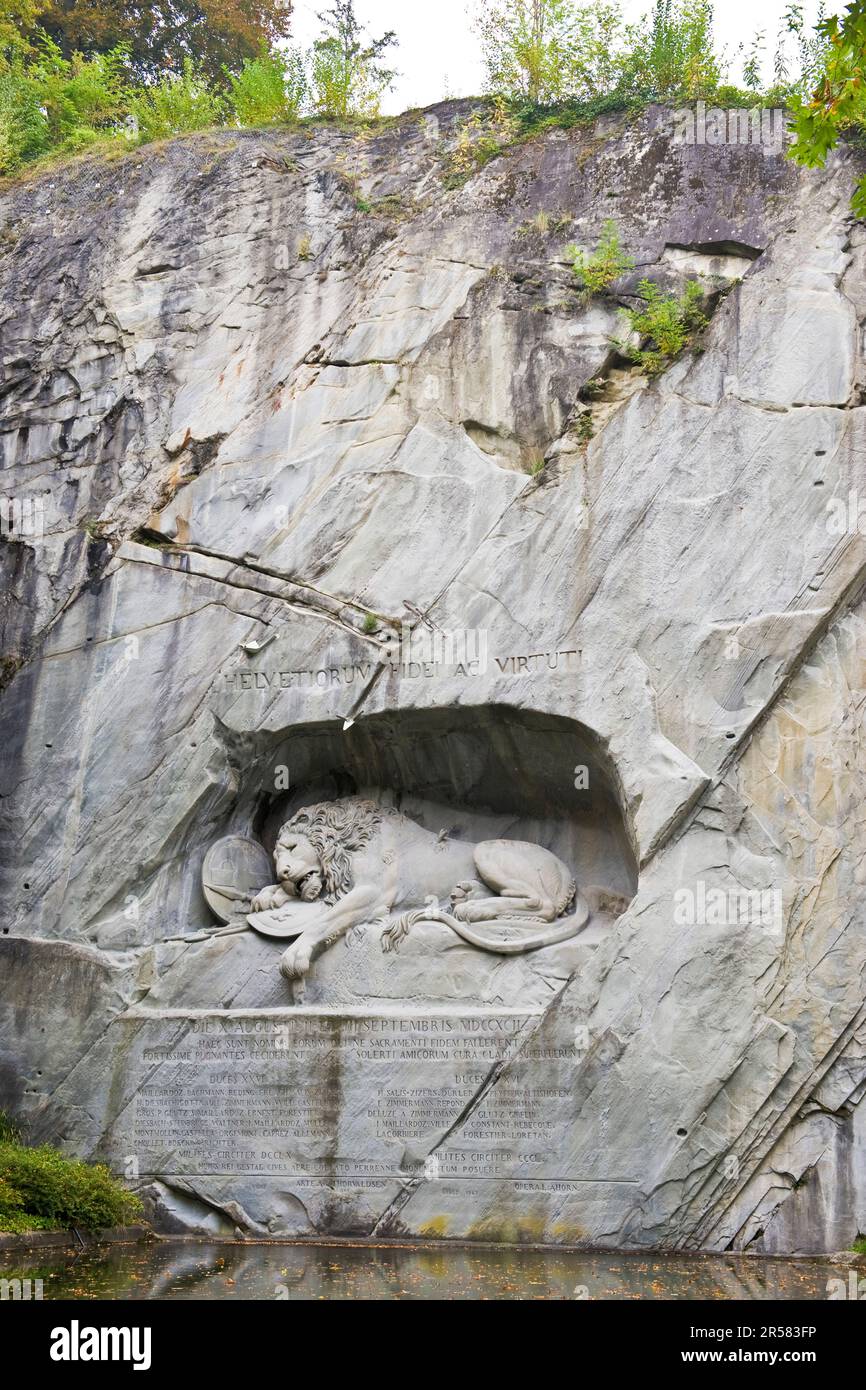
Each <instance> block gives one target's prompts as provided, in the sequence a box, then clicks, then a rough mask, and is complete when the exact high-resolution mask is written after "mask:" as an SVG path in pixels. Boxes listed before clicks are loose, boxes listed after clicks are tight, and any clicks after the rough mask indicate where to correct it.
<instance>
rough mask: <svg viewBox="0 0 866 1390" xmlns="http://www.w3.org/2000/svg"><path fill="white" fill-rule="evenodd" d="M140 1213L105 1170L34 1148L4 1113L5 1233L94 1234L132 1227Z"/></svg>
mask: <svg viewBox="0 0 866 1390" xmlns="http://www.w3.org/2000/svg"><path fill="white" fill-rule="evenodd" d="M141 1209H142V1208H141V1202H140V1201H139V1199H138V1197H136V1196H135V1194H134V1193H132V1192H130V1191H128V1190H127V1189H126V1188H125V1187H124V1186H123V1185H122V1183H120V1182H118V1180H117V1179H116V1178H115V1177H113V1176H112V1174H111V1173H110V1172H109V1170H108V1168H106V1167H105V1165H104V1164H101V1163H84V1162H83V1161H82V1160H81V1159H77V1158H66V1157H65V1155H63V1154H61V1153H60V1152H59V1151H58V1150H57V1149H55V1148H52V1147H51V1146H50V1145H49V1144H42V1145H40V1146H39V1147H37V1148H30V1147H28V1146H27V1145H26V1144H23V1143H22V1142H21V1137H20V1135H19V1133H18V1131H17V1129H16V1128H15V1126H14V1125H13V1124H12V1122H11V1121H10V1120H9V1119H8V1117H7V1116H6V1115H4V1114H3V1113H2V1112H0V1231H11V1232H18V1233H20V1232H24V1231H46V1230H66V1229H69V1228H72V1227H79V1228H81V1229H82V1230H85V1231H94V1230H99V1229H100V1228H103V1227H106V1226H123V1225H128V1224H129V1223H130V1222H131V1221H133V1220H135V1218H136V1217H138V1216H140V1215H141Z"/></svg>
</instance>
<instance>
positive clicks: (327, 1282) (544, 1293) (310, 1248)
mask: <svg viewBox="0 0 866 1390" xmlns="http://www.w3.org/2000/svg"><path fill="white" fill-rule="evenodd" d="M840 1277H841V1278H842V1279H845V1278H846V1277H847V1271H846V1269H845V1267H844V1266H841V1265H839V1264H832V1263H830V1262H829V1261H828V1260H821V1259H814V1260H813V1259H808V1260H779V1259H762V1258H760V1257H758V1256H745V1257H744V1256H733V1255H731V1256H729V1255H691V1256H681V1255H652V1256H649V1255H622V1254H584V1253H581V1252H579V1251H567V1250H531V1249H527V1250H521V1249H515V1248H514V1247H485V1248H480V1247H472V1248H456V1247H454V1248H443V1247H441V1246H435V1247H433V1246H427V1247H425V1246H420V1247H419V1246H398V1245H386V1246H369V1245H368V1246H351V1245H291V1246H287V1245H247V1244H224V1243H220V1244H217V1243H213V1244H211V1243H206V1242H191V1241H170V1240H169V1241H149V1242H140V1243H138V1244H135V1245H102V1246H90V1247H89V1248H88V1249H85V1250H79V1251H75V1250H72V1249H69V1250H60V1249H57V1250H40V1251H33V1252H21V1251H15V1252H12V1251H5V1252H0V1279H2V1278H5V1279H13V1278H19V1279H26V1278H29V1279H41V1280H42V1281H43V1282H42V1296H43V1298H44V1299H57V1298H75V1299H81V1298H84V1299H86V1298H94V1299H100V1298H102V1299H154V1298H155V1299H210V1300H212V1299H251V1300H252V1299H257V1300H260V1299H291V1300H311V1299H363V1300H392V1299H395V1300H398V1299H415V1300H425V1299H426V1300H450V1299H458V1298H459V1299H467V1298H469V1299H479V1300H485V1299H490V1300H502V1299H523V1300H534V1299H555V1300H574V1299H584V1298H590V1299H705V1298H709V1299H769V1298H772V1299H775V1298H779V1299H816V1300H826V1299H827V1297H828V1289H827V1284H828V1280H829V1279H836V1280H838V1279H840Z"/></svg>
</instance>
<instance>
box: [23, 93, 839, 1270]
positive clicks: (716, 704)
mask: <svg viewBox="0 0 866 1390" xmlns="http://www.w3.org/2000/svg"><path fill="white" fill-rule="evenodd" d="M469 113H470V107H469V106H467V104H465V103H464V104H461V103H450V104H446V105H444V106H441V107H437V108H433V109H432V110H431V111H429V112H426V113H424V114H423V115H420V116H419V115H417V114H416V115H413V116H407V117H405V118H403V119H401V120H400V121H398V122H395V123H393V124H392V125H390V126H389V127H387V128H386V129H384V130H383V131H381V132H380V133H375V134H372V135H371V134H369V133H345V132H341V131H337V130H332V129H325V128H322V129H316V130H315V131H308V132H305V133H299V134H279V133H270V134H251V133H249V132H247V133H244V134H242V135H229V134H226V135H220V136H214V137H200V138H196V139H190V140H187V141H179V142H175V143H173V144H170V145H167V146H166V147H164V148H155V149H148V150H144V151H142V152H139V153H137V154H131V155H129V156H128V157H126V158H124V159H122V160H118V161H116V162H114V163H109V164H98V165H95V164H92V163H87V162H85V163H83V164H80V165H76V166H73V167H69V168H66V169H64V170H62V171H58V172H54V173H51V174H48V175H44V176H42V177H40V178H38V179H34V180H32V181H30V182H23V183H20V184H18V185H16V186H14V187H10V188H8V189H7V190H6V191H5V192H3V193H2V195H0V216H2V220H3V233H2V247H0V252H2V254H0V270H2V292H0V302H2V306H3V307H2V315H3V317H2V356H3V366H4V385H3V394H2V431H3V432H2V451H3V452H2V458H3V470H4V471H3V476H2V492H3V494H4V497H5V498H6V499H7V502H8V505H7V510H6V522H7V524H6V526H5V528H4V529H5V532H6V534H5V535H4V537H3V539H2V541H0V569H2V574H3V580H4V587H5V593H4V598H3V607H2V641H0V652H2V658H3V666H2V683H3V687H4V688H3V693H2V697H0V698H2V705H0V716H2V721H3V729H4V737H3V743H2V749H0V798H2V799H0V815H2V824H0V836H2V839H0V860H2V901H3V913H2V916H3V921H2V933H3V934H2V936H0V962H2V972H3V979H2V997H3V1009H2V1014H0V1105H3V1106H5V1107H6V1108H7V1109H9V1110H11V1111H13V1112H14V1113H16V1114H17V1115H18V1116H19V1117H21V1118H22V1119H23V1120H24V1121H25V1122H26V1123H27V1124H28V1125H29V1128H30V1132H31V1133H32V1134H33V1136H34V1137H46V1138H51V1139H54V1140H59V1141H62V1142H65V1143H66V1144H67V1145H68V1146H69V1147H70V1149H72V1150H74V1151H76V1152H83V1153H86V1154H89V1155H93V1156H105V1157H107V1158H108V1159H109V1160H110V1161H111V1162H112V1164H113V1165H114V1166H115V1167H116V1168H117V1169H118V1171H120V1172H126V1173H127V1175H128V1176H130V1177H131V1178H133V1179H137V1180H138V1181H139V1183H140V1184H141V1185H142V1187H143V1189H144V1191H145V1193H146V1196H147V1198H148V1201H149V1203H150V1210H151V1212H152V1214H153V1216H154V1218H155V1219H156V1220H157V1221H158V1222H159V1223H160V1225H161V1226H162V1227H163V1229H168V1230H171V1229H184V1230H201V1231H228V1232H230V1231H231V1230H233V1229H240V1230H242V1231H244V1232H248V1233H251V1234H259V1235H262V1234H271V1235H303V1234H309V1233H311V1232H314V1231H328V1232H331V1233H336V1234H353V1235H358V1234H362V1235H363V1234H373V1233H375V1234H376V1235H377V1236H383V1235H388V1234H394V1233H407V1232H408V1233H411V1234H414V1235H422V1236H423V1235H428V1236H429V1235H436V1236H449V1237H454V1238H461V1237H462V1238H465V1237H472V1238H488V1239H493V1240H497V1239H506V1240H509V1239H517V1240H528V1239H529V1240H541V1239H543V1240H552V1241H563V1242H570V1243H577V1244H594V1245H616V1246H632V1247H646V1246H663V1247H664V1246H668V1247H678V1248H696V1247H703V1248H709V1249H726V1248H731V1249H738V1250H739V1249H744V1248H747V1247H748V1248H750V1249H761V1250H765V1251H771V1252H778V1251H818V1250H832V1249H837V1248H842V1247H845V1246H847V1245H849V1244H850V1243H851V1242H852V1240H853V1239H854V1238H855V1237H856V1236H857V1235H858V1233H862V1232H864V1231H866V1103H861V1098H862V1097H863V1095H864V1093H866V1002H864V1001H866V988H864V973H866V907H864V880H866V816H864V805H866V752H864V739H863V733H862V719H863V710H864V708H866V608H864V605H863V600H862V592H863V585H864V579H866V546H864V540H863V536H862V535H861V531H860V526H859V520H860V513H859V506H858V490H860V491H862V492H863V493H864V494H866V477H864V456H866V430H864V417H866V409H864V405H863V401H864V400H866V397H864V387H866V377H864V362H863V337H862V331H861V329H862V324H863V322H864V320H866V252H864V243H866V236H864V232H863V228H862V226H860V225H857V224H855V223H854V222H853V221H852V219H851V216H850V213H849V198H850V192H851V189H852V186H853V182H854V179H855V177H856V175H857V168H856V164H855V159H854V157H853V156H851V155H849V154H845V153H842V154H839V155H838V156H837V157H835V159H834V160H833V161H831V163H830V165H829V166H828V168H827V169H826V170H819V171H803V170H799V169H797V168H796V167H795V166H794V165H793V164H791V163H790V161H788V160H786V159H785V158H784V157H783V156H782V155H781V154H780V153H779V152H778V151H777V150H776V151H771V150H767V149H764V148H761V147H755V146H749V147H739V146H736V145H721V146H710V145H694V146H692V145H686V144H678V143H676V142H675V141H673V140H672V138H671V135H670V132H669V130H668V129H667V125H668V118H667V117H666V115H665V113H664V112H662V111H660V110H653V111H650V112H648V113H647V114H646V115H645V116H644V117H641V118H640V119H638V120H635V119H631V120H627V119H626V118H624V117H622V118H608V119H607V120H605V121H604V122H601V123H599V124H598V125H597V126H596V127H595V128H594V129H591V130H571V131H562V130H556V131H549V132H547V133H545V134H543V135H539V136H537V137H535V138H534V139H531V140H528V141H526V142H524V143H520V144H516V145H514V146H513V147H512V148H509V149H507V150H506V151H505V152H504V153H503V154H502V155H501V156H500V157H498V158H495V159H493V160H492V161H490V162H489V163H487V164H486V165H485V166H484V167H483V168H478V169H475V170H474V171H473V169H472V168H471V165H470V167H469V168H465V169H464V170H463V172H464V173H465V175H466V177H465V181H464V180H463V179H460V178H456V177H455V169H456V170H457V171H458V173H459V172H460V169H461V159H462V160H464V163H465V155H464V154H461V151H462V150H465V137H464V138H463V139H461V135H460V123H461V121H465V120H466V118H467V116H468V115H469ZM449 185H452V186H449ZM453 185H459V186H453ZM540 214H543V215H542V216H540ZM609 217H613V218H615V220H616V222H617V224H618V227H619V230H620V235H621V238H622V240H623V242H624V244H625V246H626V248H627V249H628V251H629V252H630V254H631V255H632V256H633V258H634V260H635V262H636V266H635V270H634V272H633V273H632V274H631V275H630V277H628V278H627V279H626V280H624V281H623V282H621V283H620V285H619V286H618V289H619V290H620V291H621V292H622V294H624V295H626V294H628V293H629V292H633V291H634V289H635V286H636V284H637V281H638V280H639V279H641V278H642V277H643V276H646V275H650V276H651V278H653V279H655V280H656V281H658V282H659V283H660V284H663V285H665V286H666V287H669V288H681V287H682V284H683V282H684V280H685V279H686V278H687V277H688V276H691V275H695V274H697V275H699V276H700V277H701V278H702V280H703V282H704V284H705V285H706V286H707V287H708V288H709V289H710V290H712V292H713V303H714V313H713V317H712V321H711V324H710V326H709V328H708V330H707V332H706V334H705V335H704V339H703V342H702V344H701V346H700V349H699V350H698V351H696V352H689V353H687V354H686V355H685V356H684V357H683V358H681V360H679V361H678V362H677V363H676V364H675V365H673V366H672V367H670V368H669V369H668V370H667V371H666V372H664V373H663V374H662V375H661V376H659V377H657V378H655V379H653V380H651V381H649V380H647V379H646V378H645V377H643V376H641V375H640V373H639V372H637V371H635V370H633V369H630V368H628V367H627V366H626V365H625V364H624V362H623V361H622V360H621V359H620V358H618V356H617V353H616V351H615V350H614V349H613V348H612V346H611V338H612V337H615V336H617V334H618V333H620V332H621V327H620V325H619V323H618V318H617V305H616V303H615V302H613V301H612V300H608V299H605V298H596V299H594V300H591V301H589V302H586V301H585V300H582V299H581V297H580V296H579V295H578V294H577V293H576V289H575V282H574V277H573V275H572V272H571V270H570V267H569V265H568V264H567V262H566V259H565V256H564V246H565V245H566V243H567V242H569V241H577V242H582V243H586V244H595V242H596V240H597V238H598V235H599V232H600V229H601V227H602V224H603V222H604V221H605V219H606V218H609ZM590 382H598V383H600V385H599V386H598V387H597V388H596V389H590V390H587V384H588V383H590ZM587 419H589V420H590V423H589V424H588V423H587ZM590 434H591V435H592V437H591V438H590V437H589V436H590ZM542 465H543V466H542ZM13 503H14V504H15V505H16V506H17V507H18V512H17V513H16V512H15V511H14V507H13V506H12V504H13ZM22 518H23V519H24V520H25V523H26V520H27V518H29V519H30V522H31V528H30V533H29V534H24V535H22V534H21V531H20V525H21V520H22ZM10 519H11V521H10ZM16 521H17V522H18V526H17V529H16V526H15V524H14V523H15V522H16ZM40 522H42V523H43V534H38V532H39V523H40ZM864 529H866V528H864ZM34 530H35V532H36V534H34ZM397 637H399V638H400V645H399V646H396V647H395V641H396V638H397ZM437 638H438V639H441V642H440V646H439V648H438V649H437V647H436V643H437ZM441 643H444V648H447V650H445V649H444V648H443V646H442V645H441ZM395 653H396V655H395ZM356 792H357V793H363V794H364V795H367V796H371V797H372V798H373V799H374V800H377V801H379V802H380V803H381V804H384V805H399V806H400V807H401V808H402V809H403V811H404V812H406V814H408V815H410V816H411V817H412V818H414V819H415V820H416V821H417V822H418V823H420V824H421V825H423V826H425V827H427V828H428V829H432V830H435V831H436V832H437V833H439V834H441V835H443V836H444V835H446V833H447V834H448V835H450V836H451V837H453V838H456V839H458V840H459V839H461V838H465V839H466V840H472V841H476V840H480V839H483V838H489V837H496V836H505V837H508V838H515V839H522V840H528V841H533V842H539V843H542V844H544V845H546V846H547V847H548V848H551V849H554V850H555V851H556V852H557V853H558V854H559V855H560V856H561V857H562V858H563V859H564V860H565V861H566V862H567V863H568V864H569V866H570V867H571V868H572V869H573V871H574V873H575V875H576V878H577V880H578V884H579V885H580V886H581V887H587V888H588V897H589V899H590V901H591V904H592V907H593V914H592V918H591V920H590V925H589V927H588V928H587V930H586V932H584V933H582V934H581V935H579V936H577V937H575V938H574V939H573V940H572V941H570V942H566V943H564V944H563V945H561V946H556V947H551V948H549V949H547V950H544V951H541V952H536V953H531V954H528V955H524V956H520V957H501V956H493V955H489V954H487V953H485V952H480V951H478V950H476V949H474V948H473V947H471V946H468V945H466V944H465V943H463V942H462V941H460V940H458V939H457V938H455V937H454V936H453V934H452V933H450V932H449V931H448V930H447V929H446V928H445V927H444V926H441V925H437V924H435V923H432V922H431V923H428V924H424V925H422V926H420V927H418V928H417V929H416V930H415V931H413V932H412V934H411V935H410V936H409V938H408V939H407V940H406V941H405V942H404V943H403V945H402V946H401V948H400V949H399V950H398V951H396V952H394V953H392V954H390V955H386V954H384V953H383V952H382V950H381V946H380V931H379V927H378V925H377V924H371V925H370V926H369V927H367V928H363V929H361V930H360V931H357V932H353V933H351V934H350V936H349V937H348V938H347V939H346V940H345V941H341V942H339V943H337V944H335V945H334V946H332V947H331V948H330V949H329V950H328V951H326V952H325V953H324V954H322V955H321V956H320V957H318V958H317V959H316V960H315V961H314V963H313V967H312V970H311V972H310V974H309V976H308V977H307V980H306V983H305V987H304V986H298V985H296V986H295V987H294V989H293V987H292V986H291V985H290V984H289V983H288V982H287V981H286V980H285V979H284V978H283V977H282V976H281V975H280V973H279V969H278V964H279V958H280V946H279V944H278V943H275V942H273V941H271V940H267V939H265V938H264V937H262V936H260V935H258V934H256V933H255V932H253V931H251V930H250V929H249V928H244V927H243V925H242V924H238V923H235V924H234V925H230V926H229V927H228V928H227V929H219V924H218V923H217V922H216V921H215V920H214V918H213V916H212V915H211V912H210V911H209V908H208V905H207V903H206V901H205V898H204V897H203V895H202V889H201V874H202V864H203V860H204V856H205V854H206V852H207V851H208V849H209V848H210V846H212V845H213V844H214V843H215V842H217V841H219V840H220V839H221V838H224V837H226V836H229V835H239V836H244V837H247V838H253V839H257V840H260V841H261V842H262V844H263V845H264V846H265V847H266V849H267V850H271V849H272V848H273V844H274V839H275V836H276V833H277V831H278V829H279V826H280V824H281V823H282V822H283V821H285V820H286V819H287V817H288V815H289V814H290V813H291V812H292V811H294V810H295V809H297V808H298V807H299V806H303V805H306V804H310V803H311V802H314V801H324V800H331V799H333V798H336V797H340V796H345V795H348V794H353V793H356ZM419 891H420V892H421V899H420V900H421V902H423V900H424V898H423V893H424V884H423V883H421V884H419ZM379 925H381V924H379ZM401 1035H402V1037H403V1043H402V1044H401V1042H400V1038H401ZM479 1038H480V1039H481V1041H480V1042H479ZM261 1039H264V1040H265V1044H266V1045H265V1046H264V1047H263V1046H262V1045H261ZM407 1039H408V1041H407ZM425 1040H426V1041H425ZM257 1048H258V1050H257ZM208 1115H210V1119H208Z"/></svg>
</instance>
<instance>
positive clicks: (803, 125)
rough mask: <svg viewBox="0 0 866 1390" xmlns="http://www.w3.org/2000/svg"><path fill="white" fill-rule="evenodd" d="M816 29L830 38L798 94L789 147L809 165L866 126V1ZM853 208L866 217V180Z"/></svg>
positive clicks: (793, 155) (856, 0) (854, 3)
mask: <svg viewBox="0 0 866 1390" xmlns="http://www.w3.org/2000/svg"><path fill="white" fill-rule="evenodd" d="M817 33H818V35H819V37H820V38H821V39H822V40H823V41H824V42H825V43H826V49H825V51H824V59H823V65H822V70H821V72H820V75H819V78H818V81H817V84H816V86H815V89H814V91H813V92H812V94H811V97H810V98H803V97H799V96H797V95H796V94H795V95H794V97H793V101H792V105H793V128H794V136H795V138H794V142H793V144H792V145H791V147H790V149H789V151H788V153H789V154H790V156H791V158H792V159H795V160H796V161H797V163H798V164H805V165H807V166H808V167H810V168H815V167H817V166H818V165H821V164H823V163H824V162H825V160H826V158H827V155H828V154H829V152H830V150H831V149H833V147H834V146H835V145H836V144H837V143H838V140H839V137H840V135H842V133H843V132H844V131H851V130H857V129H863V127H864V126H866V0H852V3H851V4H849V5H848V6H846V9H845V14H844V16H839V15H831V16H830V18H829V19H824V20H821V22H820V23H819V24H818V25H817ZM853 208H854V211H855V213H856V214H857V216H858V217H866V179H863V180H862V181H861V182H860V183H859V184H858V186H857V189H856V191H855V194H854V200H853Z"/></svg>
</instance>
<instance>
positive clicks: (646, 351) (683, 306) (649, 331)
mask: <svg viewBox="0 0 866 1390" xmlns="http://www.w3.org/2000/svg"><path fill="white" fill-rule="evenodd" d="M638 293H639V295H640V297H641V299H642V300H643V306H642V308H640V309H625V310H624V311H623V312H624V314H625V316H626V320H627V322H628V326H629V328H630V329H631V331H632V333H636V334H637V336H638V337H639V339H640V345H639V346H635V345H634V344H633V343H628V342H617V344H616V345H617V347H618V348H619V350H620V351H621V352H622V353H624V355H625V356H626V357H629V358H630V359H631V361H632V362H637V363H638V365H639V366H640V367H642V368H643V370H644V371H645V372H647V373H648V375H649V376H657V375H658V374H659V372H662V371H664V369H665V367H667V366H668V365H669V364H670V363H671V362H672V361H673V360H674V358H675V357H678V356H679V354H680V353H681V352H682V350H683V348H684V347H686V345H687V344H688V343H690V342H691V340H692V338H693V337H694V336H695V334H696V333H700V332H701V331H702V330H703V329H704V328H706V326H707V317H706V315H705V314H704V312H703V308H702V305H703V298H704V292H703V289H702V288H701V285H700V283H699V282H698V281H697V280H690V281H689V282H688V284H687V285H686V287H685V290H684V291H683V293H682V294H681V295H676V294H665V293H664V291H663V290H662V289H661V287H660V286H659V285H655V284H653V282H652V281H651V280H641V282H640V284H639V285H638Z"/></svg>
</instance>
